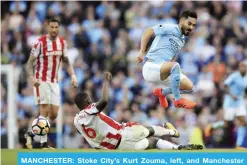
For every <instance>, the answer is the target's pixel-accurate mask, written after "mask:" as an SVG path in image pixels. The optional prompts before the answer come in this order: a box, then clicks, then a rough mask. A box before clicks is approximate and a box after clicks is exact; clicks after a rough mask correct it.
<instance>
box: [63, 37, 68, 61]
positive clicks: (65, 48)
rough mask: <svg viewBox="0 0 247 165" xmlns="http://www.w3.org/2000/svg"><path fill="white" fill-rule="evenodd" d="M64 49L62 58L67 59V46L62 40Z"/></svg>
mask: <svg viewBox="0 0 247 165" xmlns="http://www.w3.org/2000/svg"><path fill="white" fill-rule="evenodd" d="M63 42H64V48H63V56H64V57H68V45H67V42H66V41H65V40H64V41H63Z"/></svg>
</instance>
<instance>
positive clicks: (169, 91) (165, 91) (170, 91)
mask: <svg viewBox="0 0 247 165" xmlns="http://www.w3.org/2000/svg"><path fill="white" fill-rule="evenodd" d="M193 90H194V88H193V89H192V90H180V94H186V93H192V92H193ZM162 94H163V95H169V94H172V88H170V87H168V88H165V89H163V88H162Z"/></svg>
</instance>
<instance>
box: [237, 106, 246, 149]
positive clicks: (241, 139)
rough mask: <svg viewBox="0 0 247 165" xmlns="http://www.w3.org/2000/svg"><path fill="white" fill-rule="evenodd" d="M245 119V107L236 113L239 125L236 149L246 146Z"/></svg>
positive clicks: (241, 107)
mask: <svg viewBox="0 0 247 165" xmlns="http://www.w3.org/2000/svg"><path fill="white" fill-rule="evenodd" d="M243 105H244V103H243ZM245 118H246V108H245V106H240V107H239V108H238V109H237V111H236V120H237V124H238V128H237V139H236V147H241V146H242V145H243V144H244V140H245V135H246V129H247V127H246V121H245Z"/></svg>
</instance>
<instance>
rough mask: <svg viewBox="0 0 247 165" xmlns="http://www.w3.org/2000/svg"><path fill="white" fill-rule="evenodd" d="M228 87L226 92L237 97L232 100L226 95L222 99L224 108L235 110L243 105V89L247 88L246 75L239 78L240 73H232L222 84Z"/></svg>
mask: <svg viewBox="0 0 247 165" xmlns="http://www.w3.org/2000/svg"><path fill="white" fill-rule="evenodd" d="M224 84H225V85H227V86H228V90H229V92H230V93H231V94H233V95H235V96H237V97H238V99H237V100H234V99H233V98H232V97H231V96H230V95H228V94H226V95H225V97H224V107H225V108H230V107H232V108H236V107H239V106H241V105H242V104H244V95H245V89H246V88H247V75H245V76H244V77H243V76H241V74H240V72H239V71H237V72H233V73H232V74H230V75H229V76H228V78H227V79H226V80H225V82H224Z"/></svg>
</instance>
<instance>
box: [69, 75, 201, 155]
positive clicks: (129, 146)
mask: <svg viewBox="0 0 247 165" xmlns="http://www.w3.org/2000/svg"><path fill="white" fill-rule="evenodd" d="M110 80H111V73H109V72H105V81H104V84H103V91H102V98H101V100H100V101H98V102H96V103H93V102H92V100H91V97H90V96H89V95H88V94H87V93H79V94H77V95H76V97H75V103H76V105H77V107H78V108H79V109H80V112H79V114H77V115H76V116H75V118H74V124H75V127H76V128H77V130H78V132H79V133H80V134H81V135H83V137H85V139H86V140H87V141H88V143H89V144H90V145H91V146H92V147H93V148H96V149H122V150H144V149H148V148H157V149H188V150H189V149H202V146H201V145H192V144H191V145H176V144H173V143H170V142H168V141H166V140H162V139H159V138H157V139H150V138H149V137H151V136H153V137H161V136H164V135H168V136H173V137H179V133H178V131H177V130H176V129H175V127H174V126H173V125H172V124H171V123H166V124H164V127H160V126H143V125H140V124H138V123H135V122H128V123H123V124H120V123H118V122H116V121H115V120H113V119H111V118H110V117H108V116H106V115H105V114H104V113H103V112H101V111H102V110H103V109H104V108H105V107H106V105H107V102H108V99H109V84H110Z"/></svg>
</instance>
